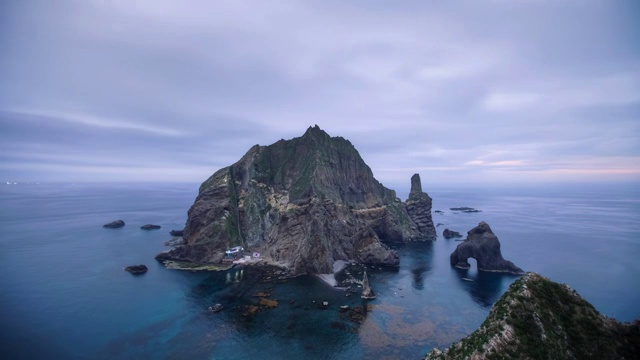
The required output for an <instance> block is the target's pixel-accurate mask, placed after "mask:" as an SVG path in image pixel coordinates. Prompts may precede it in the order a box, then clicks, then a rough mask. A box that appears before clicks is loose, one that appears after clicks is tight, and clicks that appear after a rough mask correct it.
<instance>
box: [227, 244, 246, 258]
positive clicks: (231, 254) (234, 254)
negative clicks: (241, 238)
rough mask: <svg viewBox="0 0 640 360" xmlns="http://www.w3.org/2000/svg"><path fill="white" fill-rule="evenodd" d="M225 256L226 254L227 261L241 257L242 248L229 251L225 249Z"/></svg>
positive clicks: (238, 247) (233, 248) (237, 247)
mask: <svg viewBox="0 0 640 360" xmlns="http://www.w3.org/2000/svg"><path fill="white" fill-rule="evenodd" d="M225 254H227V258H229V259H230V258H237V257H239V256H240V257H241V256H242V255H243V254H244V248H243V247H242V246H236V247H232V248H231V249H227V251H225Z"/></svg>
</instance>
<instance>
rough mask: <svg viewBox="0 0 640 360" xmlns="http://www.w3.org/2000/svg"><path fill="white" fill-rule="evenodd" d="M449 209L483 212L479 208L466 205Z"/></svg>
mask: <svg viewBox="0 0 640 360" xmlns="http://www.w3.org/2000/svg"><path fill="white" fill-rule="evenodd" d="M449 210H452V211H461V212H464V213H477V212H481V210H477V209H474V208H470V207H466V206H462V207H456V208H449Z"/></svg>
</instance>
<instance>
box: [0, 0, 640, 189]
mask: <svg viewBox="0 0 640 360" xmlns="http://www.w3.org/2000/svg"><path fill="white" fill-rule="evenodd" d="M638 18H640V3H638V2H636V1H581V2H576V1H545V0H540V1H491V0H486V1H460V2H455V3H453V2H445V3H442V2H431V1H402V2H393V3H385V2H379V1H373V2H371V1H355V2H340V1H304V2H303V1H281V2H277V3H273V2H263V1H233V2H211V1H193V2H188V3H184V2H177V1H151V0H141V1H120V0H113V1H74V0H68V1H67V0H62V1H55V2H50V1H37V0H33V1H31V0H27V1H17V0H8V1H3V2H2V4H0V53H1V54H2V56H0V181H2V182H4V181H10V182H13V181H18V182H27V181H29V182H59V181H65V182H66V181H68V182H81V181H93V182H95V181H123V182H126V181H164V182H170V181H179V182H194V183H197V182H201V181H204V180H205V179H206V178H207V177H208V176H209V175H211V174H212V173H213V172H215V171H216V170H218V169H219V168H221V167H224V166H227V165H230V164H232V163H234V162H235V161H237V160H239V159H240V158H241V157H242V155H244V153H245V152H246V151H248V150H249V148H250V147H251V146H253V145H255V144H260V145H269V144H272V143H274V142H276V141H278V140H280V139H290V138H293V137H297V136H301V135H302V134H303V133H304V132H305V130H306V129H307V128H308V127H309V126H313V125H315V124H317V125H318V126H320V128H322V129H323V130H325V131H327V132H328V133H329V134H330V135H332V136H342V137H344V138H347V139H349V140H350V141H351V142H352V143H353V144H354V146H355V147H356V148H357V149H358V151H359V152H360V154H361V155H362V157H363V159H364V160H365V162H366V163H367V164H368V165H369V166H370V167H371V169H372V171H373V173H374V175H375V176H376V178H377V179H378V180H380V181H381V182H382V183H384V184H385V185H388V186H404V187H408V186H409V181H408V180H409V178H410V176H411V175H412V174H413V173H416V172H417V173H420V174H421V176H422V179H423V183H424V184H425V186H429V185H447V184H451V185H455V184H457V185H463V184H474V185H478V184H505V185H518V184H534V183H570V182H585V183H591V182H595V183H598V182H627V183H633V182H640V42H638V39H640V25H639V23H638V21H637V19H638Z"/></svg>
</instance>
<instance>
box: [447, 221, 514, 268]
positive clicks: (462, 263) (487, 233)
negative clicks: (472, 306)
mask: <svg viewBox="0 0 640 360" xmlns="http://www.w3.org/2000/svg"><path fill="white" fill-rule="evenodd" d="M469 258H474V259H476V261H477V263H478V270H482V271H492V272H508V273H512V274H524V271H523V270H522V269H520V268H519V267H517V266H515V265H514V264H513V263H512V262H511V261H507V260H505V259H504V258H503V257H502V253H501V252H500V241H498V237H497V236H496V235H495V234H494V233H493V231H491V228H490V227H489V224H487V223H486V222H484V221H483V222H481V223H480V224H478V226H476V227H475V228H473V229H471V230H469V232H468V233H467V239H466V240H465V241H464V242H462V243H461V244H459V245H458V247H456V249H455V251H454V252H453V253H452V254H451V256H450V258H449V260H450V262H451V265H453V266H456V267H458V268H461V269H468V268H469V267H470V266H471V265H469V262H468V261H467V260H468V259H469Z"/></svg>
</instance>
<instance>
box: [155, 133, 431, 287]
mask: <svg viewBox="0 0 640 360" xmlns="http://www.w3.org/2000/svg"><path fill="white" fill-rule="evenodd" d="M419 182H420V178H419V176H417V175H414V177H413V178H412V191H411V195H410V196H409V199H408V202H407V204H405V203H403V202H402V201H401V200H400V199H398V198H397V197H396V193H395V192H394V191H393V190H390V189H387V188H386V187H384V186H383V185H382V184H380V183H379V182H378V181H377V180H376V179H375V178H374V177H373V173H372V172H371V169H370V168H369V167H368V166H367V165H366V164H365V163H364V161H363V160H362V158H361V157H360V154H359V153H358V151H357V150H356V149H355V148H354V147H353V145H352V144H351V143H350V142H349V141H348V140H345V139H343V138H341V137H331V136H329V135H328V134H327V133H326V132H324V131H322V130H321V129H320V128H319V127H317V126H315V127H310V128H309V129H308V130H307V131H306V132H305V134H304V135H303V136H302V137H299V138H294V139H292V140H287V141H285V140H280V141H278V142H276V143H274V144H272V145H269V146H259V145H255V146H254V147H252V148H251V149H250V150H249V151H248V152H247V154H245V155H244V156H243V157H242V159H240V161H238V162H237V163H235V164H233V165H231V166H229V167H225V168H223V169H220V170H219V171H217V172H216V173H215V174H213V175H212V176H211V177H210V178H209V179H207V180H206V181H205V182H204V183H203V184H202V185H201V187H200V192H199V195H198V197H197V198H196V200H195V202H194V204H193V206H192V207H191V208H190V209H189V214H188V215H189V216H188V219H187V224H186V227H185V229H184V233H183V238H184V241H185V245H183V246H179V247H176V248H175V249H173V250H171V251H169V252H165V253H162V254H159V255H158V257H157V258H158V259H159V260H172V261H184V262H191V263H218V262H220V261H221V260H222V258H223V257H224V251H225V250H226V249H227V248H229V247H233V246H243V247H245V248H246V249H250V250H251V251H255V252H260V253H261V256H262V257H263V258H265V259H266V260H269V261H271V262H272V263H276V264H279V265H281V266H283V267H286V268H287V269H288V271H289V273H290V274H291V275H298V274H304V273H332V272H333V263H334V262H335V261H337V260H345V261H351V260H353V261H357V262H360V263H366V264H378V265H398V263H399V259H398V256H397V254H396V253H395V251H393V250H391V249H389V248H388V247H387V245H385V243H403V242H407V241H415V240H435V238H436V233H435V228H434V226H433V222H432V220H431V198H429V196H428V195H427V194H426V193H423V192H422V191H421V187H420V184H419Z"/></svg>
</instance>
